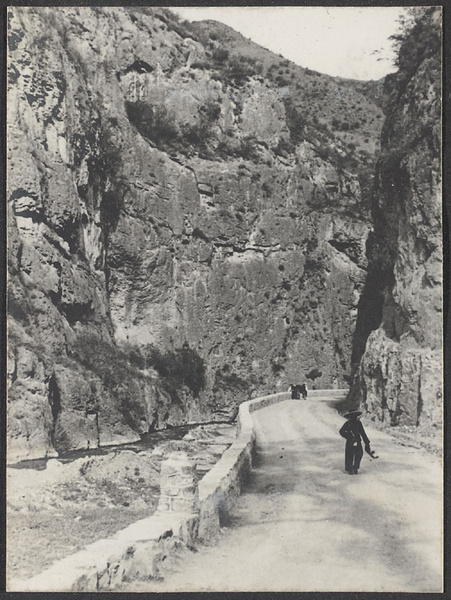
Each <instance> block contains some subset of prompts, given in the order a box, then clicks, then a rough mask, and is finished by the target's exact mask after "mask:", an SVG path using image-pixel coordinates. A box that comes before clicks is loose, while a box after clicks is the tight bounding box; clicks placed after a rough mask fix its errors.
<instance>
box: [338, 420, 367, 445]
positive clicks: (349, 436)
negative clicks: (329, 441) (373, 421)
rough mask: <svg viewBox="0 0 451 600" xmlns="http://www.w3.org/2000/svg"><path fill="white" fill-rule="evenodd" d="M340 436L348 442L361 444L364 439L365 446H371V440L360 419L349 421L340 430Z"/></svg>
mask: <svg viewBox="0 0 451 600" xmlns="http://www.w3.org/2000/svg"><path fill="white" fill-rule="evenodd" d="M340 435H341V436H342V437H344V438H345V439H346V441H347V442H351V443H354V442H361V441H362V439H363V441H364V442H365V446H367V445H369V443H370V440H369V439H368V436H367V435H366V433H365V430H364V429H363V425H362V423H361V422H360V421H359V419H349V420H348V421H346V423H345V424H344V425H343V427H342V428H341V429H340Z"/></svg>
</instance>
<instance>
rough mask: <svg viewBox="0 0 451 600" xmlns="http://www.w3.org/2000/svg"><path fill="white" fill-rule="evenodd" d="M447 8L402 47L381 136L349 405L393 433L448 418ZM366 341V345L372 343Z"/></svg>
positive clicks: (428, 16)
mask: <svg viewBox="0 0 451 600" xmlns="http://www.w3.org/2000/svg"><path fill="white" fill-rule="evenodd" d="M440 18H441V15H440V9H435V10H433V9H432V10H429V11H427V13H426V15H425V17H424V18H423V19H422V20H421V21H420V22H419V23H418V24H417V25H416V26H415V28H414V29H413V30H412V31H411V32H410V34H409V36H408V37H407V38H406V39H405V40H404V42H403V45H402V46H401V49H400V55H399V65H400V69H399V72H398V73H397V74H395V75H393V76H389V77H388V78H387V81H386V86H387V93H388V95H389V96H390V98H391V100H390V103H389V106H388V114H387V119H386V123H385V125H384V128H383V131H382V143H381V145H382V148H381V158H380V160H379V162H378V167H377V174H376V185H375V193H374V201H373V220H374V231H373V232H372V233H371V234H370V236H369V240H368V261H369V266H368V278H367V282H366V285H365V289H364V292H363V294H362V299H361V301H360V304H359V314H358V321H357V329H356V336H355V342H354V348H353V352H354V354H353V362H354V371H355V381H354V384H353V387H352V390H351V395H350V398H349V400H350V402H351V403H352V404H353V405H358V403H359V402H361V403H362V406H363V407H364V408H365V409H366V410H367V411H368V412H370V413H371V414H372V415H373V416H374V418H376V419H379V420H381V421H385V422H387V423H389V424H391V425H398V424H406V425H422V426H425V427H428V426H431V425H433V426H436V427H439V426H440V423H441V413H442V238H441V164H440V148H441V87H440V81H441V56H440V25H441V23H440ZM365 343H366V345H365Z"/></svg>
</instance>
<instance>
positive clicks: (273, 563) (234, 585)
mask: <svg viewBox="0 0 451 600" xmlns="http://www.w3.org/2000/svg"><path fill="white" fill-rule="evenodd" d="M253 416H254V419H255V422H256V427H257V455H256V459H255V463H254V468H253V472H252V476H251V480H250V482H249V485H248V487H247V489H246V490H245V491H244V493H243V494H242V496H241V497H240V498H239V500H238V503H237V506H236V510H235V511H234V514H233V516H232V519H231V521H230V523H229V524H228V526H227V527H225V528H224V529H223V530H222V532H221V536H220V538H219V540H217V541H216V543H215V544H211V545H208V546H206V545H204V546H200V547H199V548H198V550H197V552H189V551H185V552H183V553H182V554H180V555H179V556H178V557H176V558H174V559H172V562H171V564H170V565H168V567H169V568H168V570H167V573H166V576H165V578H164V581H161V582H147V583H146V584H142V587H139V589H137V587H136V584H135V585H133V588H134V589H133V590H130V591H155V592H156V591H158V592H172V591H178V592H181V591H185V592H194V591H215V592H218V591H222V592H226V591H227V592H229V591H230V592H237V591H238V592H239V591H260V592H264V591H298V592H307V591H323V592H326V591H335V592H339V591H346V592H352V591H362V592H440V591H442V565H443V559H442V520H443V518H442V509H443V507H442V498H443V493H442V480H443V478H442V466H441V461H440V459H438V458H437V457H434V456H431V455H427V454H426V453H425V452H424V451H421V450H417V449H414V448H406V447H401V446H398V445H396V444H395V443H394V441H393V438H392V437H391V436H389V435H386V434H384V433H381V432H377V431H374V430H371V428H370V427H369V426H368V425H366V431H367V433H368V436H369V438H370V440H371V443H372V447H373V448H374V449H375V450H376V453H377V454H379V456H380V458H379V459H378V460H371V459H370V458H369V457H368V455H364V458H363V460H362V465H361V470H360V473H359V475H352V476H350V475H348V474H346V473H345V471H344V440H343V439H342V438H340V437H339V435H338V429H339V428H340V426H341V424H342V423H343V419H342V417H340V416H339V415H338V414H337V412H336V411H335V410H334V409H333V408H331V407H329V406H328V405H327V403H325V402H321V401H318V400H313V399H312V400H307V401H302V400H301V401H299V400H288V401H286V402H283V403H280V404H276V405H273V406H270V407H268V408H265V409H262V410H260V411H258V412H255V413H254V415H253ZM364 424H365V423H364Z"/></svg>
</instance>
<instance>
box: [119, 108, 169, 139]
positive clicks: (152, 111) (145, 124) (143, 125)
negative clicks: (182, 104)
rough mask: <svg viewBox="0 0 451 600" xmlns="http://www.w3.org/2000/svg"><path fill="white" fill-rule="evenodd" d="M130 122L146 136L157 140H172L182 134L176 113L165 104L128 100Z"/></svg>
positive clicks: (127, 109)
mask: <svg viewBox="0 0 451 600" xmlns="http://www.w3.org/2000/svg"><path fill="white" fill-rule="evenodd" d="M125 108H126V111H127V116H128V118H129V119H130V122H131V123H132V124H133V125H134V126H135V127H136V128H137V129H138V131H139V132H140V133H141V135H143V136H144V137H146V138H148V139H149V140H152V141H154V142H156V143H157V144H158V143H159V142H171V141H173V140H176V139H177V138H178V137H179V136H180V131H179V129H178V127H177V123H176V121H175V117H174V114H173V113H172V111H171V110H169V109H168V108H167V107H166V106H165V105H164V104H155V105H153V106H152V105H149V104H146V103H145V102H126V103H125Z"/></svg>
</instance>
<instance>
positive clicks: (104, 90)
mask: <svg viewBox="0 0 451 600" xmlns="http://www.w3.org/2000/svg"><path fill="white" fill-rule="evenodd" d="M8 27H9V30H8V33H9V56H10V62H9V67H10V68H9V90H8V123H9V128H8V135H9V138H8V152H9V161H8V211H9V213H8V227H9V233H8V235H9V256H8V259H9V261H8V262H9V264H8V268H9V317H10V318H9V360H8V376H9V385H10V388H9V395H8V425H9V447H8V449H9V459H10V460H18V459H21V458H33V457H39V456H45V455H48V454H55V453H60V454H61V453H64V452H67V451H68V450H71V449H74V448H95V447H97V446H99V445H101V446H105V445H109V444H115V443H120V442H125V441H130V440H136V439H139V437H140V435H142V434H143V433H146V432H149V431H154V430H158V429H163V428H165V427H169V426H174V425H177V424H180V423H184V422H196V421H197V422H202V421H206V420H211V419H213V420H224V419H230V418H233V416H234V415H235V413H236V409H237V406H238V404H239V403H240V402H242V401H244V400H247V399H248V398H250V397H252V396H254V395H257V394H260V395H261V394H264V393H266V392H273V391H278V390H283V389H287V387H288V385H289V384H290V383H292V382H296V381H302V380H303V379H307V380H308V381H309V382H310V385H313V386H318V387H328V386H334V385H335V386H340V385H344V384H345V383H346V382H347V381H349V377H350V373H351V365H350V356H351V345H352V336H353V331H354V327H355V322H356V316H357V304H358V300H359V297H360V293H361V291H362V289H363V286H364V282H365V277H366V267H367V260H366V256H365V244H366V239H367V236H368V233H369V231H370V227H371V225H370V217H369V214H368V205H369V189H370V184H371V177H370V171H371V165H372V164H373V161H374V160H375V156H376V154H377V147H378V143H377V141H376V139H377V135H378V128H379V127H380V125H379V123H380V122H381V121H382V119H381V118H380V115H381V108H380V107H379V105H378V103H376V102H373V101H372V100H371V98H372V95H374V86H373V85H372V84H368V83H358V82H352V81H344V80H338V79H335V78H330V77H326V76H323V75H315V74H312V73H309V72H307V71H306V70H304V69H301V68H300V67H295V66H294V65H292V64H290V63H289V64H285V63H284V65H283V66H282V62H283V59H281V58H280V57H276V56H274V55H272V54H271V53H269V52H268V51H267V50H264V49H261V48H258V47H257V46H255V45H253V44H252V43H250V42H248V41H245V40H244V39H243V38H242V37H240V36H239V35H238V34H235V33H233V34H232V32H231V30H229V29H228V28H224V27H223V26H222V25H221V26H220V25H218V24H214V23H208V24H193V25H189V24H185V23H180V22H179V21H178V20H177V19H176V18H175V17H174V16H173V15H172V13H170V12H169V11H168V10H167V9H159V8H137V9H125V8H111V7H96V8H56V7H48V8H45V7H40V8H30V7H22V8H20V7H15V8H11V9H10V10H9V25H8ZM206 32H209V33H208V36H207V33H206ZM212 35H213V38H212ZM214 36H217V37H221V39H216V40H215V39H214ZM207 37H208V39H207ZM222 38H224V39H222ZM237 40H238V41H237ZM252 52H254V53H255V57H254V56H253V55H252ZM281 69H285V72H284V73H283V74H279V71H280V70H281ZM287 69H288V71H289V72H288V73H286V70H287ZM278 77H279V80H278V79H277V78H278ZM280 77H282V79H280ZM288 79H289V81H288ZM287 82H288V83H287ZM318 88H319V89H320V90H321V92H319V91H315V90H317V89H318ZM340 90H342V91H340ZM343 90H347V92H346V95H345V94H344V92H343ZM315 94H316V95H315ZM345 97H346V102H345V101H344V98H345ZM349 98H350V99H349ZM343 111H344V112H343ZM359 115H360V116H359ZM333 119H337V120H338V121H339V124H338V125H337V124H335V125H334V124H333ZM365 120H366V122H365ZM357 121H358V126H357V125H356V123H357ZM344 123H348V124H349V129H348V128H347V127H343V125H344ZM367 137H368V142H366V141H365V140H366V138H367ZM365 153H366V154H365Z"/></svg>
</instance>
